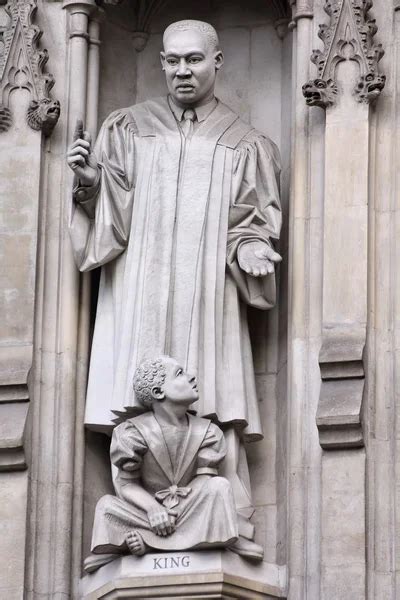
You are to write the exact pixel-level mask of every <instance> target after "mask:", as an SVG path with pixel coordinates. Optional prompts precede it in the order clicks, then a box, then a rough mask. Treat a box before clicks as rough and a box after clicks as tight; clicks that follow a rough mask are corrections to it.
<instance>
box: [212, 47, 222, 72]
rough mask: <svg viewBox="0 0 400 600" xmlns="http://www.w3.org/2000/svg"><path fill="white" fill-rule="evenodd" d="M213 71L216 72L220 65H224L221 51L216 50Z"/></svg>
mask: <svg viewBox="0 0 400 600" xmlns="http://www.w3.org/2000/svg"><path fill="white" fill-rule="evenodd" d="M214 62H215V69H216V70H217V71H218V70H219V69H220V68H221V67H222V65H223V64H224V55H223V53H222V50H218V52H216V53H215V55H214Z"/></svg>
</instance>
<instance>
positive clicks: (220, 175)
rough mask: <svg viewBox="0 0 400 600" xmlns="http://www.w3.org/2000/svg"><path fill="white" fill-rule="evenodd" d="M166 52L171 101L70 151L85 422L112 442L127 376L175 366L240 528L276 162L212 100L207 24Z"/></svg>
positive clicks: (270, 288)
mask: <svg viewBox="0 0 400 600" xmlns="http://www.w3.org/2000/svg"><path fill="white" fill-rule="evenodd" d="M163 44H164V49H163V51H162V52H161V64H162V69H163V71H164V72H165V76H166V82H167V86H168V90H169V94H168V96H167V97H165V98H159V99H156V100H149V101H146V102H143V103H141V104H137V105H135V106H130V107H128V108H124V109H121V110H117V111H115V112H113V113H112V114H111V115H110V116H109V117H108V118H107V119H106V121H105V123H104V124H103V126H102V128H101V131H100V133H99V136H98V139H97V143H96V145H95V148H94V149H93V150H92V145H91V140H90V136H89V134H88V133H87V132H83V134H82V133H81V134H79V135H77V136H76V137H77V139H75V141H74V142H73V144H72V145H71V147H70V149H69V152H68V164H69V166H70V167H71V168H72V169H73V171H74V173H75V186H74V191H73V198H74V200H73V205H72V214H71V222H70V234H71V239H72V245H73V251H74V255H75V259H76V263H77V265H78V268H79V269H80V270H81V271H89V270H90V269H94V268H96V267H99V266H101V267H102V269H101V280H100V289H99V298H98V306H97V315H96V322H95V330H94V337H93V345H92V353H91V360H90V372H89V382H88V391H87V404H86V419H85V420H86V424H87V426H89V427H91V428H92V429H97V430H99V431H107V430H108V431H109V430H110V429H111V428H112V426H113V419H115V417H116V416H119V417H120V418H121V419H123V418H127V417H128V416H133V415H135V414H139V413H140V412H143V407H142V406H141V405H140V402H138V399H137V397H136V394H135V392H134V390H133V389H132V385H131V381H132V378H133V373H134V371H135V369H136V367H137V365H138V364H139V363H140V362H141V360H143V358H144V357H148V356H154V355H157V354H168V355H171V356H174V357H176V358H177V360H178V361H179V362H180V364H182V365H183V366H184V368H185V369H188V370H189V371H190V372H194V373H195V374H196V376H197V378H198V380H199V382H200V400H199V402H198V403H197V404H198V405H197V406H196V410H197V413H198V414H199V415H201V416H204V417H208V418H211V419H212V420H214V421H215V422H217V423H219V424H220V426H221V427H222V428H223V430H224V433H225V437H226V441H227V443H228V454H227V459H226V461H225V467H224V474H225V475H226V476H227V477H228V479H229V480H230V482H231V484H232V486H233V490H234V495H235V501H236V505H237V508H238V511H239V513H240V514H242V515H243V517H244V518H245V519H247V518H248V517H249V516H250V515H251V512H252V508H251V498H250V491H249V482H248V471H247V462H246V460H245V452H244V446H243V442H244V441H255V440H259V439H260V438H261V437H262V428H261V423H260V416H259V409H258V400H257V396H256V388H255V378H254V368H253V359H252V352H251V346H250V338H249V330H248V324H247V306H248V305H251V306H254V307H257V308H259V309H261V310H266V309H269V308H271V307H272V306H273V305H274V303H275V296H276V292H275V264H276V263H277V262H279V261H280V260H281V257H280V256H279V254H277V253H276V252H275V250H274V243H275V242H276V241H277V240H278V238H279V233H280V227H281V210H280V202H279V183H278V181H279V171H280V167H279V153H278V150H277V148H276V146H275V145H274V144H273V143H272V142H271V141H270V140H269V139H268V138H266V137H265V136H264V135H263V134H261V133H260V132H258V131H256V130H255V129H254V128H252V127H251V126H250V125H248V124H246V123H244V122H243V121H242V120H241V119H240V117H239V116H238V115H237V114H235V113H234V112H233V111H232V110H231V109H230V108H228V107H227V106H226V105H225V104H223V103H222V102H221V101H220V100H218V99H217V98H216V97H215V95H214V86H215V81H216V76H217V73H218V71H219V69H220V68H221V67H222V64H223V54H222V52H221V50H220V48H219V41H218V36H217V33H216V31H215V29H214V28H213V27H212V26H211V25H209V24H207V23H203V22H201V21H180V22H177V23H174V24H172V25H170V26H169V27H168V28H167V29H166V31H165V32H164V38H163ZM240 463H241V464H240ZM238 472H240V476H239V475H238ZM251 536H252V532H251V528H249V529H248V537H249V538H250V537H251Z"/></svg>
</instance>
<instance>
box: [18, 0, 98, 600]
mask: <svg viewBox="0 0 400 600" xmlns="http://www.w3.org/2000/svg"><path fill="white" fill-rule="evenodd" d="M63 7H64V9H65V12H64V13H61V11H60V15H65V17H66V18H65V23H66V31H65V32H64V34H65V38H66V39H67V46H66V48H65V50H64V51H65V53H66V57H67V62H66V71H65V72H66V106H65V115H66V122H65V135H64V136H63V143H64V144H65V146H64V147H62V148H61V152H60V154H61V156H64V155H65V151H66V145H67V144H69V143H70V141H71V139H72V135H73V131H74V128H75V124H76V120H77V119H82V120H83V121H84V122H85V117H86V109H87V99H88V91H87V82H88V54H89V41H90V35H91V33H90V17H91V15H92V14H93V13H94V11H96V10H97V5H96V3H95V1H94V0H81V1H80V2H73V1H70V0H67V1H66V2H64V3H63ZM60 8H61V7H60ZM92 36H93V39H95V33H93V32H92ZM92 64H93V63H92ZM96 77H97V76H95V77H94V81H95V80H96ZM94 88H95V86H94ZM93 104H94V98H92V100H91V106H92V105H93ZM59 143H60V140H59ZM60 171H61V172H60ZM56 177H57V178H58V182H59V183H58V186H59V187H58V189H57V191H58V194H59V190H60V189H61V190H62V196H61V197H60V196H58V197H57V192H53V195H52V194H51V189H52V188H51V182H47V186H46V187H45V188H44V190H43V198H44V199H43V209H42V212H43V214H42V223H41V227H42V238H41V241H42V248H41V254H40V284H39V286H38V291H37V295H38V298H39V299H40V302H38V305H37V310H36V327H35V349H36V351H35V363H36V364H35V370H34V397H35V402H34V411H33V415H32V447H33V448H34V451H33V452H32V466H31V471H32V485H31V489H30V498H29V501H30V507H31V508H30V513H29V524H30V535H29V539H30V545H31V547H30V552H29V555H28V556H29V562H28V566H27V576H26V580H27V584H26V585H27V589H28V590H29V592H28V593H27V596H26V597H27V598H29V599H31V598H32V599H36V598H42V597H45V598H78V597H79V596H78V593H77V583H78V579H79V577H80V567H81V564H80V560H81V558H80V547H81V539H82V494H83V492H82V487H83V486H82V479H83V457H84V444H83V436H84V432H83V406H84V399H85V387H86V373H87V360H88V336H89V330H88V329H89V328H88V314H89V297H88V296H89V294H88V288H87V286H86V288H85V286H83V284H82V280H81V278H80V276H79V273H78V271H77V269H76V267H75V263H74V260H73V256H72V251H71V246H70V240H69V237H68V235H58V234H56V235H54V231H56V232H62V231H66V230H67V224H68V221H69V210H70V206H71V198H70V189H71V185H72V181H71V176H70V171H69V169H68V168H67V166H66V165H65V166H64V163H62V170H59V171H57V173H56ZM48 188H50V190H49V189H48ZM49 573H51V576H49Z"/></svg>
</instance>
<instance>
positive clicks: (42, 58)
mask: <svg viewBox="0 0 400 600" xmlns="http://www.w3.org/2000/svg"><path fill="white" fill-rule="evenodd" d="M5 9H6V12H7V13H8V15H9V17H10V21H9V24H8V26H7V27H4V28H2V29H0V132H2V131H7V130H8V129H9V128H10V126H11V123H12V114H11V109H10V95H11V93H12V92H13V91H14V90H16V89H24V90H28V91H29V93H30V94H31V101H30V103H29V106H28V109H27V121H28V124H29V126H30V127H32V129H35V130H37V131H39V130H42V131H43V133H44V134H45V135H49V134H50V133H51V132H52V130H53V128H54V126H55V124H56V123H57V121H58V118H59V116H60V103H59V102H58V100H52V99H51V97H50V90H51V88H52V87H53V85H54V77H53V76H52V75H51V74H50V73H45V72H44V67H45V65H46V63H47V61H48V52H47V50H44V49H40V48H39V40H40V38H41V36H42V31H41V30H40V29H39V27H37V25H34V24H33V22H32V21H33V18H34V15H35V12H36V10H37V0H8V2H7V4H6V6H5Z"/></svg>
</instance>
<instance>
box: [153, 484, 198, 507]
mask: <svg viewBox="0 0 400 600" xmlns="http://www.w3.org/2000/svg"><path fill="white" fill-rule="evenodd" d="M191 491H192V488H190V487H178V486H177V485H175V484H174V485H171V486H170V487H169V488H166V489H165V490H160V491H159V492H156V493H155V494H154V496H155V498H156V500H158V501H159V502H161V503H162V504H163V506H165V508H174V507H175V506H178V504H179V499H180V498H186V497H187V496H188V495H189V494H190V492H191Z"/></svg>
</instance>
